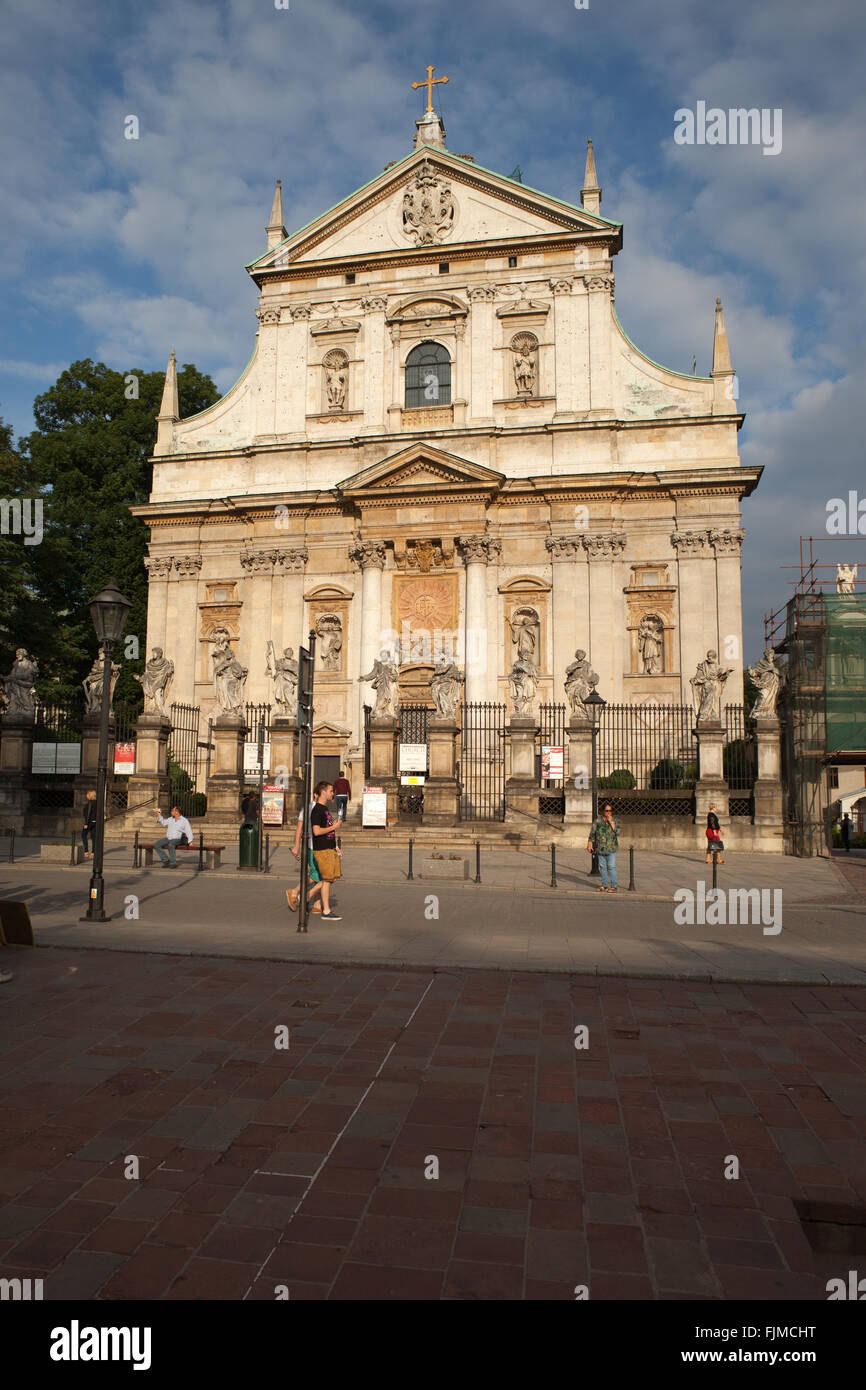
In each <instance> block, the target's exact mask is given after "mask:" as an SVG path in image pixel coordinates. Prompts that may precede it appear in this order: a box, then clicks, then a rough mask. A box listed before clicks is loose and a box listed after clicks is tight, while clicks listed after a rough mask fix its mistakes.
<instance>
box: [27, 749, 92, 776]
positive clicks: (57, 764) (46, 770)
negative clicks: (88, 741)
mask: <svg viewBox="0 0 866 1390" xmlns="http://www.w3.org/2000/svg"><path fill="white" fill-rule="evenodd" d="M30 771H31V772H34V773H35V774H36V775H37V776H40V777H44V776H46V775H49V776H52V777H53V776H56V775H57V774H58V773H61V774H64V775H65V776H67V777H70V776H74V775H77V774H78V773H79V772H80V771H81V744H80V743H34V745H33V758H32V761H31V764H30Z"/></svg>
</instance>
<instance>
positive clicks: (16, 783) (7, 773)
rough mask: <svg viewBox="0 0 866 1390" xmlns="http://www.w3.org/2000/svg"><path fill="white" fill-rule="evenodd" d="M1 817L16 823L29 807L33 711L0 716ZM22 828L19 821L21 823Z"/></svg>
mask: <svg viewBox="0 0 866 1390" xmlns="http://www.w3.org/2000/svg"><path fill="white" fill-rule="evenodd" d="M0 729H2V735H0V739H2V741H0V818H2V819H3V820H5V821H7V822H8V824H10V825H14V824H15V823H16V821H18V822H20V819H21V817H22V816H24V815H25V813H26V812H27V809H28V797H29V793H28V780H27V779H28V777H29V775H30V768H31V765H32V762H33V734H34V727H33V715H32V714H4V715H3V717H2V719H0ZM19 828H20V825H19Z"/></svg>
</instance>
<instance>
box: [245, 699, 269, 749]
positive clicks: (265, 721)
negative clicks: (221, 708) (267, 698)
mask: <svg viewBox="0 0 866 1390" xmlns="http://www.w3.org/2000/svg"><path fill="white" fill-rule="evenodd" d="M244 718H245V720H246V725H247V742H248V743H258V741H259V736H260V734H261V733H262V731H264V736H265V738H264V741H265V743H267V742H268V740H269V738H270V733H269V729H270V725H271V706H270V705H254V704H251V703H247V704H245V705H244Z"/></svg>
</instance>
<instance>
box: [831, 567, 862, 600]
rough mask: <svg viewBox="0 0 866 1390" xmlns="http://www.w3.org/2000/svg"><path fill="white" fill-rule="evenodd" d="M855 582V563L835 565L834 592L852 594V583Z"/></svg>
mask: <svg viewBox="0 0 866 1390" xmlns="http://www.w3.org/2000/svg"><path fill="white" fill-rule="evenodd" d="M856 583H857V566H856V565H837V566H836V593H837V594H853V593H854V585H855V584H856Z"/></svg>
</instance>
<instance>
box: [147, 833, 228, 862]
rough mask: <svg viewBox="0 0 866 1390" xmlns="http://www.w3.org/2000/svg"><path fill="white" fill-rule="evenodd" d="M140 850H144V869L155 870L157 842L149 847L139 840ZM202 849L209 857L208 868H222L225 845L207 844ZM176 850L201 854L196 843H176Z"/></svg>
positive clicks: (152, 842) (153, 842)
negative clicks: (154, 861)
mask: <svg viewBox="0 0 866 1390" xmlns="http://www.w3.org/2000/svg"><path fill="white" fill-rule="evenodd" d="M138 848H139V849H140V850H142V849H143V850H144V867H145V868H146V869H151V868H153V851H154V849H155V848H156V841H155V840H153V841H151V843H150V844H149V845H148V844H145V843H144V842H143V841H141V840H139V842H138ZM201 848H202V850H203V851H204V853H205V854H206V855H207V866H208V868H209V869H218V868H219V867H220V865H221V863H222V852H223V850H224V849H225V845H207V844H206V845H202V846H201ZM175 849H176V850H178V851H179V852H182V853H184V854H190V853H192V854H198V852H199V845H198V844H197V843H196V842H195V841H193V843H192V844H191V845H182V844H179V843H176V844H175Z"/></svg>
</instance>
